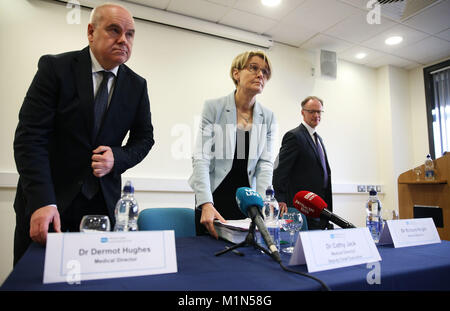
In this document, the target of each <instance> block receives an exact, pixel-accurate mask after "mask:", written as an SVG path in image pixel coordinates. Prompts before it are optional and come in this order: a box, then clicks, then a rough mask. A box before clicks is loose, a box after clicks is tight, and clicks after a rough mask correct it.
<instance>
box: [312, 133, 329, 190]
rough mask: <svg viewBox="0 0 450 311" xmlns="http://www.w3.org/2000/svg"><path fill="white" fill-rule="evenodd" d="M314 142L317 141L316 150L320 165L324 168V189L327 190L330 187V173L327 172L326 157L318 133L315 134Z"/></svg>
mask: <svg viewBox="0 0 450 311" xmlns="http://www.w3.org/2000/svg"><path fill="white" fill-rule="evenodd" d="M314 140H315V141H316V150H317V153H318V154H319V158H320V163H321V164H322V168H323V187H324V188H326V186H327V185H328V171H327V165H326V163H325V155H324V154H323V150H322V147H321V146H320V144H319V138H318V135H317V133H316V132H314Z"/></svg>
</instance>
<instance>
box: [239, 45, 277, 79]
mask: <svg viewBox="0 0 450 311" xmlns="http://www.w3.org/2000/svg"><path fill="white" fill-rule="evenodd" d="M253 56H258V57H260V58H261V59H262V60H264V61H265V62H266V64H267V69H268V70H269V76H268V77H267V80H269V79H270V77H271V76H272V64H271V62H270V60H269V58H268V57H267V55H266V53H264V52H263V51H247V52H244V53H241V54H239V55H238V56H236V57H235V58H234V60H233V62H232V63H231V69H230V76H231V79H232V80H233V82H234V85H235V86H237V85H238V81H237V80H236V79H234V77H233V71H234V69H237V70H242V69H244V68H245V66H246V65H247V63H248V61H249V60H250V58H252V57H253Z"/></svg>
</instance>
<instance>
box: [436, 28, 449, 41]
mask: <svg viewBox="0 0 450 311" xmlns="http://www.w3.org/2000/svg"><path fill="white" fill-rule="evenodd" d="M435 36H436V37H439V38H441V39H444V40H447V41H450V28H449V29H447V30H444V31H442V32H440V33H437V34H435Z"/></svg>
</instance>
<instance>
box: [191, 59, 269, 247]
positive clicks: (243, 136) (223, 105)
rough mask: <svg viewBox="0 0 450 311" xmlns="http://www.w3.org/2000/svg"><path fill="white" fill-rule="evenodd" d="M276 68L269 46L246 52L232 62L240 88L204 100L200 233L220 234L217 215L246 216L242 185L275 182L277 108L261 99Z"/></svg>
mask: <svg viewBox="0 0 450 311" xmlns="http://www.w3.org/2000/svg"><path fill="white" fill-rule="evenodd" d="M271 72H272V66H271V63H270V61H269V59H268V58H267V56H266V54H265V53H264V52H261V51H250V52H244V53H242V54H240V55H238V56H236V58H235V59H234V60H233V63H232V65H231V70H230V76H231V78H232V79H233V82H234V84H235V85H236V90H235V91H233V92H232V93H230V94H229V95H227V96H224V97H221V98H217V99H212V100H207V101H206V102H205V105H204V107H203V112H202V119H201V123H200V131H199V133H198V135H197V140H196V145H195V151H194V155H193V161H192V163H193V173H192V175H191V177H190V178H189V184H190V186H191V187H192V189H193V190H194V192H195V200H196V227H197V234H203V233H205V228H206V230H208V232H209V233H210V234H211V235H212V236H214V237H215V238H217V237H218V236H217V233H216V231H215V229H214V224H213V223H214V220H215V219H219V220H220V221H223V222H225V221H226V219H241V218H245V217H246V216H245V215H244V214H243V213H242V212H241V211H240V210H239V208H238V206H237V203H236V199H235V195H236V189H237V188H239V187H251V188H253V189H256V191H258V192H259V193H260V194H261V195H263V194H264V193H265V190H266V188H267V187H268V186H269V185H271V184H272V174H273V161H274V150H273V149H274V147H275V146H274V140H275V137H276V127H277V125H276V121H275V117H274V114H273V113H272V111H270V110H268V109H267V108H264V107H263V106H262V105H261V104H260V103H259V102H257V101H256V95H258V94H260V93H261V92H262V91H263V89H264V86H265V84H266V83H267V81H268V80H269V79H270V77H271ZM202 225H203V226H202Z"/></svg>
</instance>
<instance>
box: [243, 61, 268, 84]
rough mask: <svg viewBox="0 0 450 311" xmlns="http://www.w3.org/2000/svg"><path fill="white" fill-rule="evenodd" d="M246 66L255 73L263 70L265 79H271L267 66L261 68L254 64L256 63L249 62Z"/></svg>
mask: <svg viewBox="0 0 450 311" xmlns="http://www.w3.org/2000/svg"><path fill="white" fill-rule="evenodd" d="M245 68H246V69H247V70H248V71H250V72H251V73H254V74H258V73H259V71H260V70H261V72H262V74H263V77H264V79H266V80H267V79H269V76H270V71H269V70H268V69H266V68H261V67H259V66H258V65H257V64H254V63H251V64H248V65H247V66H246V67H245Z"/></svg>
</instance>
